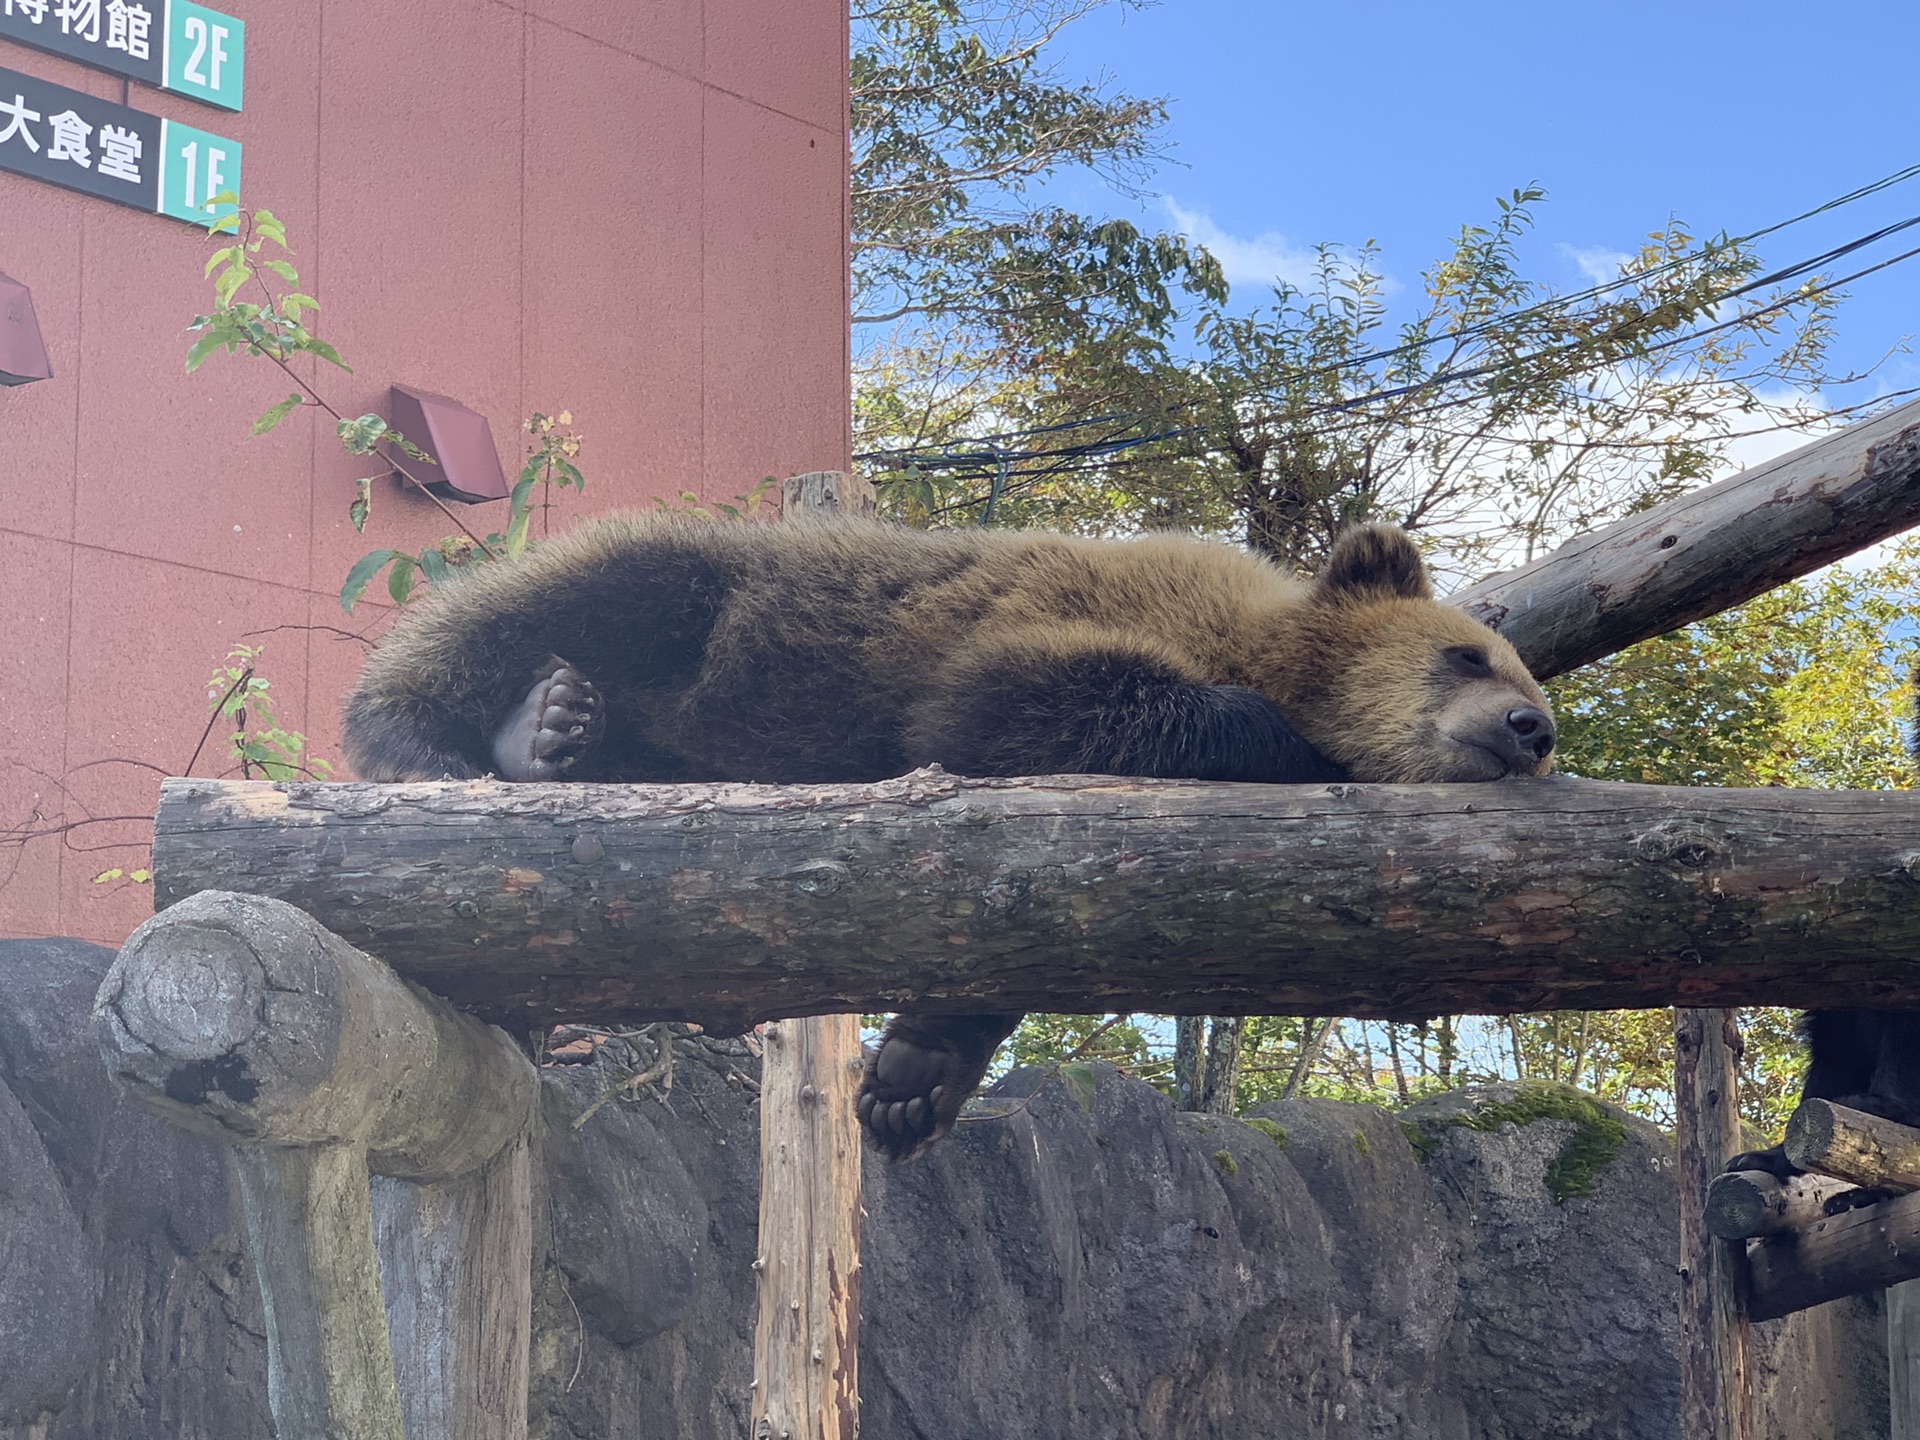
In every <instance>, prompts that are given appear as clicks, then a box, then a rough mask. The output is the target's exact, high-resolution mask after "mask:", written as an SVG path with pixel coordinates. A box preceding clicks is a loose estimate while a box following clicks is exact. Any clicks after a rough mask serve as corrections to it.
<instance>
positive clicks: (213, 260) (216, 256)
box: [200, 245, 240, 276]
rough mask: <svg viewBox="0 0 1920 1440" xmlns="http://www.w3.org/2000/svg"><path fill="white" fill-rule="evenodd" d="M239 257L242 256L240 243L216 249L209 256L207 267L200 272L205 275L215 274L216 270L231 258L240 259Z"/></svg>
mask: <svg viewBox="0 0 1920 1440" xmlns="http://www.w3.org/2000/svg"><path fill="white" fill-rule="evenodd" d="M239 258H240V247H239V246H238V245H225V246H222V247H221V248H220V249H218V250H216V251H214V252H213V254H212V255H211V256H209V257H208V259H207V268H206V269H205V270H203V271H201V272H200V273H201V274H202V275H203V276H204V275H211V274H213V272H214V271H216V270H218V269H219V268H220V267H221V266H222V265H224V264H226V263H227V262H228V261H229V260H238V259H239Z"/></svg>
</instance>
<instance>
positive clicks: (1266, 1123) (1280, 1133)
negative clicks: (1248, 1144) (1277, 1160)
mask: <svg viewBox="0 0 1920 1440" xmlns="http://www.w3.org/2000/svg"><path fill="white" fill-rule="evenodd" d="M1247 1124H1249V1125H1251V1126H1252V1127H1253V1128H1254V1129H1256V1130H1258V1131H1259V1132H1260V1133H1261V1134H1262V1135H1264V1136H1266V1137H1267V1139H1269V1140H1271V1141H1273V1143H1274V1144H1276V1145H1278V1146H1279V1147H1280V1148H1281V1149H1282V1150H1285V1149H1286V1148H1287V1147H1288V1146H1290V1145H1292V1144H1293V1141H1291V1140H1289V1139H1288V1138H1287V1132H1286V1131H1285V1130H1282V1129H1281V1128H1280V1127H1279V1126H1278V1125H1276V1124H1274V1122H1273V1121H1271V1120H1269V1119H1267V1118H1266V1117H1265V1116H1264V1115H1255V1116H1252V1117H1251V1118H1249V1119H1248V1121H1247Z"/></svg>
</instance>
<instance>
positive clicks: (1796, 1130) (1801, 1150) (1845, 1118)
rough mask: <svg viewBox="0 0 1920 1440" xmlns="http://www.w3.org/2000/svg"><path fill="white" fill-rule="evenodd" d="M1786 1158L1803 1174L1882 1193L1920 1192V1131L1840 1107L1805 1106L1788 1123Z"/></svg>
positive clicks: (1817, 1102)
mask: <svg viewBox="0 0 1920 1440" xmlns="http://www.w3.org/2000/svg"><path fill="white" fill-rule="evenodd" d="M1786 1151H1787V1158H1788V1159H1789V1160H1791V1161H1792V1162H1793V1163H1794V1164H1795V1165H1798V1166H1799V1167H1800V1168H1801V1169H1802V1170H1813V1171H1817V1172H1818V1173H1820V1174H1822V1175H1834V1176H1838V1177H1839V1178H1840V1179H1842V1180H1851V1181H1852V1182H1853V1183H1854V1184H1855V1185H1864V1186H1867V1187H1869V1188H1872V1189H1878V1190H1920V1130H1915V1129H1914V1128H1913V1127H1911V1126H1908V1125H1902V1124H1899V1123H1898V1122H1897V1121H1893V1120H1885V1119H1882V1118H1881V1117H1880V1116H1878V1115H1868V1114H1865V1113H1863V1112H1861V1111H1859V1110H1850V1109H1848V1108H1847V1107H1846V1106H1845V1105H1836V1104H1834V1102H1833V1101H1831V1100H1802V1101H1801V1102H1800V1104H1799V1106H1798V1108H1796V1109H1795V1110H1794V1112H1793V1114H1792V1116H1791V1117H1790V1118H1789V1119H1788V1120H1787V1138H1786Z"/></svg>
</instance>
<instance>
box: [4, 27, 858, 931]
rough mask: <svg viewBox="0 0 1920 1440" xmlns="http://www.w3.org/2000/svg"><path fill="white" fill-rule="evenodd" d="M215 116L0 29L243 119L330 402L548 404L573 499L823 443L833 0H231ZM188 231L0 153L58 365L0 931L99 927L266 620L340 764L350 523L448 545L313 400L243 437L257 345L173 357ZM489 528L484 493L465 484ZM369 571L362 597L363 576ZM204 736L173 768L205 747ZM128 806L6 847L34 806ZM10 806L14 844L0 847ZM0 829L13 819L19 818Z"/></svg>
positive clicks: (358, 651) (839, 402)
mask: <svg viewBox="0 0 1920 1440" xmlns="http://www.w3.org/2000/svg"><path fill="white" fill-rule="evenodd" d="M220 4H221V5H222V6H223V7H224V8H225V9H227V10H228V11H230V12H232V13H234V14H236V15H238V16H239V17H240V18H242V19H244V20H245V21H246V24H247V35H246V49H247V57H246V77H247V79H246V83H247V95H246V103H245V106H244V109H243V110H242V112H241V113H239V114H237V115H235V114H226V113H223V112H219V111H214V110H210V109H208V108H207V107H204V106H201V105H197V104H195V103H193V102H192V101H190V100H186V99H183V98H180V97H178V96H174V95H171V94H166V93H163V92H160V91H157V90H153V89H149V88H147V87H145V86H142V85H139V84H129V82H126V81H124V80H121V79H118V78H115V77H113V76H110V75H106V74H102V73H99V72H96V71H93V70H89V69H86V68H83V67H82V66H80V65H78V64H74V63H70V62H68V61H65V60H62V59H59V58H56V57H54V56H51V55H47V54H43V53H41V52H39V51H36V50H31V49H27V48H25V47H23V46H20V45H16V44H11V43H8V42H6V41H4V40H0V67H5V68H7V69H11V70H15V71H19V72H23V73H25V74H28V75H31V76H35V77H38V78H40V79H43V80H48V81H52V82H55V83H58V84H62V85H66V86H68V87H69V88H72V89H76V90H80V91H84V92H86V93H87V94H90V95H94V96H97V97H100V98H104V99H111V100H115V101H119V102H121V103H124V104H128V105H132V106H134V107H135V108H137V109H140V110H145V111H149V112H153V113H158V114H161V115H164V116H166V117H168V118H169V119H172V120H176V121H179V122H182V123H186V124H190V125H195V126H198V127H200V128H203V129H207V130H211V131H214V132H216V133H219V134H223V135H226V136H229V137H231V138H233V139H237V140H239V141H240V142H241V143H242V144H243V145H244V147H245V149H244V159H245V170H244V192H243V195H242V200H243V203H245V204H246V205H248V206H249V207H255V208H257V207H262V206H264V207H266V208H269V209H271V210H273V211H274V212H275V213H276V214H277V215H279V216H280V217H281V218H282V219H283V220H284V221H285V223H286V225H287V229H288V233H289V237H290V239H291V242H292V246H293V252H294V253H293V255H292V257H291V259H292V262H293V263H294V265H295V266H296V267H297V268H298V269H299V271H300V280H301V288H302V289H304V290H307V291H309V292H310V293H312V294H314V295H315V296H317V297H318V298H319V300H320V302H321V304H322V306H323V307H324V308H323V309H322V310H321V311H320V314H319V317H318V321H317V324H316V327H315V328H316V329H317V330H318V332H319V333H320V334H321V335H323V336H324V337H325V338H326V339H328V340H329V341H330V342H331V343H333V344H334V345H335V346H336V347H337V348H338V350H339V351H340V353H341V354H342V356H343V357H344V358H345V359H346V360H347V362H348V363H349V364H351V365H352V366H353V367H354V373H353V374H351V375H346V374H341V373H339V372H328V373H323V374H315V375H314V376H313V378H314V380H315V382H316V384H318V385H320V386H321V388H322V390H323V393H324V394H325V395H326V396H327V397H328V399H329V400H330V401H331V402H332V403H333V404H334V405H335V406H336V407H338V408H339V409H340V410H341V411H342V412H343V413H345V414H348V415H356V414H359V413H362V412H364V411H367V410H371V409H376V408H383V407H384V403H385V399H386V395H387V388H388V386H389V385H391V384H395V383H399V384H405V385H412V386H416V387H419V388H422V389H426V390H432V391H438V392H441V393H444V394H447V395H451V396H453V397H455V398H457V399H459V400H461V401H463V402H465V403H466V404H468V405H470V406H472V407H473V408H474V409H477V410H479V411H481V412H482V413H483V414H485V415H486V416H487V417H488V418H489V420H490V421H491V423H492V428H493V435H494V440H495V443H496V445H497V447H498V449H499V451H500V454H501V459H502V461H503V463H504V464H505V465H506V467H507V470H508V473H509V475H510V476H511V475H512V474H513V473H514V471H516V470H517V468H518V465H519V463H520V460H521V458H522V456H523V454H524V441H525V436H524V435H523V434H522V433H521V431H520V422H521V421H522V419H523V418H524V417H525V416H526V415H528V414H529V413H530V412H532V411H534V410H545V411H549V412H552V411H557V410H559V409H562V408H567V409H570V410H571V411H572V413H573V416H574V420H575V424H576V427H577V428H578V430H579V431H580V433H581V434H582V435H583V436H584V439H585V449H584V451H583V453H582V455H581V457H580V464H581V467H582V469H583V470H584V471H585V473H586V475H587V480H588V490H587V494H586V497H585V500H584V501H583V502H581V501H574V502H570V503H569V506H568V511H567V513H569V514H581V513H594V512H599V511H603V510H607V509H612V508H619V507H630V506H639V505H646V504H648V503H650V501H651V498H652V497H654V496H656V495H661V496H666V497H674V496H677V495H678V494H679V493H680V492H681V491H683V490H694V491H697V492H699V493H700V494H701V495H703V496H705V497H709V498H716V499H721V500H725V499H730V498H731V497H733V496H735V495H737V494H741V493H744V492H746V491H748V490H750V489H751V488H752V487H753V486H754V485H755V484H756V483H757V482H758V481H759V480H760V479H761V478H762V477H763V476H766V475H786V474H790V473H794V472H798V471H804V470H814V469H832V468H842V467H844V466H845V465H846V463H847V450H848V443H849V441H848V419H847V398H848V397H847V383H848V380H847V375H848V338H847V293H846V241H845V234H846V226H845V189H846V186H845V178H846V143H847V136H846V34H847V31H846V25H847V20H846V9H845V6H844V4H843V3H840V0H778V3H769V0H511V3H503V0H407V3H406V4H404V5H403V4H397V3H393V0H386V3H381V0H220ZM214 243H215V242H212V241H209V240H208V238H207V237H206V236H205V235H204V234H202V233H200V232H198V231H196V230H195V229H194V228H193V227H191V226H188V225H185V224H182V223H180V222H179V221H175V220H169V219H166V218H163V217H157V216H149V215H143V214H140V213H137V212H135V211H132V210H128V209H124V208H121V207H118V206H115V205H113V204H109V203H106V202H103V201H99V200H94V199H90V198H87V197H84V196H80V195H75V194H71V193H68V192H66V191H63V190H60V189H57V188H54V187H52V186H49V185H46V184H43V183H40V182H37V181H34V180H31V179H27V178H24V177H21V176H17V175H13V174H7V173H0V272H5V273H7V274H9V275H11V276H12V277H13V278H15V279H16V280H19V281H22V282H24V283H25V284H27V285H28V286H30V287H31V288H32V292H33V299H34V303H35V307H36V309H37V312H38V316H39V321H40V325H41V328H42V330H43V332H44V333H45V336H46V340H47V345H48V348H49V350H50V352H51V356H52V361H53V365H54V367H55V372H56V373H55V377H54V378H53V379H52V380H48V381H42V382H39V383H35V384H31V385H25V386H19V387H15V388H12V389H0V935H7V936H19V935H38V934H65V935H78V936H84V937H88V938H92V939H99V940H108V941H117V940H118V939H119V938H120V937H121V936H122V935H124V933H125V931H126V930H127V929H129V928H130V927H131V926H132V925H133V924H135V923H137V921H138V920H139V919H141V918H142V917H143V916H144V915H145V914H147V913H149V911H150V908H151V899H150V895H149V893H148V891H147V890H146V888H145V887H141V886H132V885H129V884H127V883H125V882H108V883H105V884H97V883H95V880H94V877H95V876H96V875H98V874H99V873H100V872H101V871H103V870H105V869H107V868H108V867H111V866H120V867H122V868H125V869H132V868H134V867H135V866H137V865H140V864H142V863H144V852H143V850H142V848H141V844H140V841H141V833H140V825H139V823H138V818H139V817H143V816H145V815H148V814H150V813H151V809H152V805H153V800H154V796H155V793H156V790H157V785H158V776H159V774H161V773H180V771H181V770H182V768H183V767H184V766H185V765H186V763H187V760H188V757H189V756H190V755H192V754H193V751H194V748H195V745H196V743H197V742H198V741H199V740H200V737H201V733H202V730H203V728H204V726H205V724H206V716H207V709H206V687H205V684H204V681H205V679H206V677H207V676H208V674H209V673H210V672H211V671H212V669H213V667H214V665H215V664H216V662H218V661H219V660H220V658H221V657H222V656H223V655H225V654H226V652H227V650H228V648H229V647H230V646H231V645H233V644H236V643H239V642H241V641H242V640H246V641H248V642H249V643H254V644H263V645H264V646H265V647H266V653H265V655H264V657H263V658H262V661H261V666H260V673H262V674H263V675H265V676H267V677H268V678H269V679H270V681H271V683H272V686H273V694H274V695H275V696H276V697H278V700H279V703H280V712H281V719H282V722H283V723H285V724H288V725H289V726H291V727H292V728H297V729H303V730H305V731H307V732H308V733H309V735H310V736H311V737H312V739H313V741H314V743H315V749H316V751H317V753H319V754H321V755H323V756H331V757H334V758H336V759H337V754H338V752H337V746H336V744H335V737H336V733H337V715H336V711H337V707H338V701H339V697H340V696H341V694H342V693H343V691H344V690H345V688H346V686H347V685H348V684H349V682H350V680H351V678H352V676H353V674H354V673H355V671H356V670H357V668H358V665H359V663H360V658H361V656H362V654H363V653H364V643H363V641H362V639H360V638H357V637H362V636H365V635H367V634H369V633H377V632H378V630H379V628H380V624H379V622H380V620H381V618H382V617H381V614H380V612H379V610H378V607H377V606H376V607H373V608H368V607H367V606H363V607H362V609H361V611H360V612H359V613H358V614H356V615H355V616H354V617H352V618H349V617H347V616H346V615H345V614H343V613H342V611H341V609H340V606H339V603H338V600H337V595H338V591H339V588H340V584H341V581H342V579H343V578H344V576H345V574H346V571H347V570H348V568H349V567H350V566H351V565H352V564H353V562H354V561H355V560H356V559H357V558H358V557H359V556H360V555H362V554H363V553H365V552H366V551H367V550H369V549H372V548H376V547H379V546H387V545H392V546H396V547H401V548H405V547H407V546H409V545H411V546H413V547H416V548H417V547H418V545H419V544H420V543H422V542H424V541H426V540H429V539H432V538H437V537H439V536H441V535H444V534H447V533H449V530H450V527H449V526H448V524H447V522H446V520H445V519H444V517H442V516H441V515H440V514H439V513H438V512H437V511H436V510H434V509H433V507H432V506H431V505H430V504H429V503H428V502H427V501H425V500H424V499H422V498H420V497H418V496H415V495H411V494H404V493H401V492H399V491H398V490H396V489H394V488H392V487H391V486H390V485H388V484H386V483H381V484H379V485H376V487H375V505H374V515H373V519H372V521H371V523H370V524H369V526H368V529H367V533H366V534H365V535H359V534H356V533H355V532H354V530H353V528H352V526H351V524H350V523H349V520H348V513H347V511H348V505H349V503H350V501H351V500H352V498H353V493H354V488H353V482H354V480H355V479H356V478H357V477H359V476H361V475H365V474H370V473H372V469H373V468H377V467H370V465H369V463H368V462H367V461H366V460H364V459H360V460H356V459H354V458H352V457H350V456H348V455H346V454H345V453H344V452H343V451H342V450H341V449H340V447H339V446H338V444H337V443H336V442H335V440H334V438H333V436H332V434H331V421H328V420H325V417H322V416H319V415H318V414H317V413H316V412H313V411H310V410H309V411H305V412H301V413H298V414H296V415H295V416H294V418H293V419H292V420H290V421H289V422H288V423H287V424H286V425H284V426H282V427H281V428H280V429H279V430H278V431H276V432H274V433H273V434H271V435H267V436H264V437H261V438H257V439H249V438H247V437H248V430H249V427H250V425H251V423H252V421H253V419H254V417H255V416H256V415H258V414H259V413H260V412H261V411H262V410H263V409H265V408H266V407H267V406H269V405H271V404H272V403H274V402H275V401H277V400H279V399H281V398H283V397H284V396H285V395H286V394H287V393H288V391H289V388H290V387H289V386H288V384H287V383H286V381H285V379H284V378H283V377H281V376H280V375H278V374H277V373H276V372H275V371H274V370H273V369H272V368H271V367H270V366H269V365H268V364H267V363H266V362H264V361H260V360H240V359H233V358H227V357H224V356H219V357H215V358H214V359H212V360H210V361H209V362H208V363H207V364H206V366H205V367H204V368H203V369H202V370H201V371H200V372H199V373H198V374H195V375H192V376H188V375H187V374H185V373H184V365H183V357H184V354H185V350H186V346H187V344H188V342H189V338H190V337H188V336H187V335H186V334H185V333H184V327H185V326H186V324H187V323H188V321H189V320H190V319H191V318H192V317H193V316H194V315H195V314H196V313H199V312H202V311H204V310H206V309H208V308H210V305H211V303H212V300H211V288H210V286H209V284H208V282H207V281H206V280H204V279H203V278H202V275H201V270H202V266H203V264H204V261H205V258H206V256H207V255H208V254H209V253H210V252H211V250H212V248H213V246H214ZM459 508H461V509H462V510H463V511H464V512H465V513H467V514H469V515H470V516H472V517H473V518H474V519H477V520H479V521H481V522H482V523H481V524H479V525H476V526H475V528H476V529H480V530H481V531H482V533H484V532H485V530H486V529H493V528H500V527H501V526H503V525H504V514H505V509H506V507H505V504H504V503H496V504H493V505H488V506H481V507H459ZM382 598H384V596H383V597H382ZM221 738H222V737H221V736H219V735H217V734H216V735H215V736H214V737H213V738H212V739H211V740H210V741H209V742H208V746H207V751H206V753H204V754H203V755H202V758H201V760H200V761H199V763H198V764H197V765H196V766H195V770H194V773H196V774H215V773H220V772H221V771H222V770H224V769H226V768H227V762H225V761H223V760H221V759H220V758H219V754H218V752H219V749H220V742H221ZM87 815H92V816H102V817H104V816H131V817H135V819H134V820H133V821H131V822H124V823H112V822H108V823H96V824H89V825H86V826H84V827H82V828H80V829H77V830H72V831H69V832H67V833H65V834H64V835H60V836H53V837H49V838H40V839H35V840H32V841H30V842H28V843H26V844H25V845H21V844H19V843H17V842H18V840H19V837H20V835H21V833H22V832H23V831H25V830H34V831H40V830H45V829H47V828H49V827H50V826H53V825H57V824H59V823H61V822H63V821H66V822H70V821H74V820H78V819H81V818H83V817H85V816H87ZM6 832H11V836H10V837H9V835H8V834H7V833H6ZM9 839H11V840H12V841H13V842H14V843H9Z"/></svg>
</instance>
